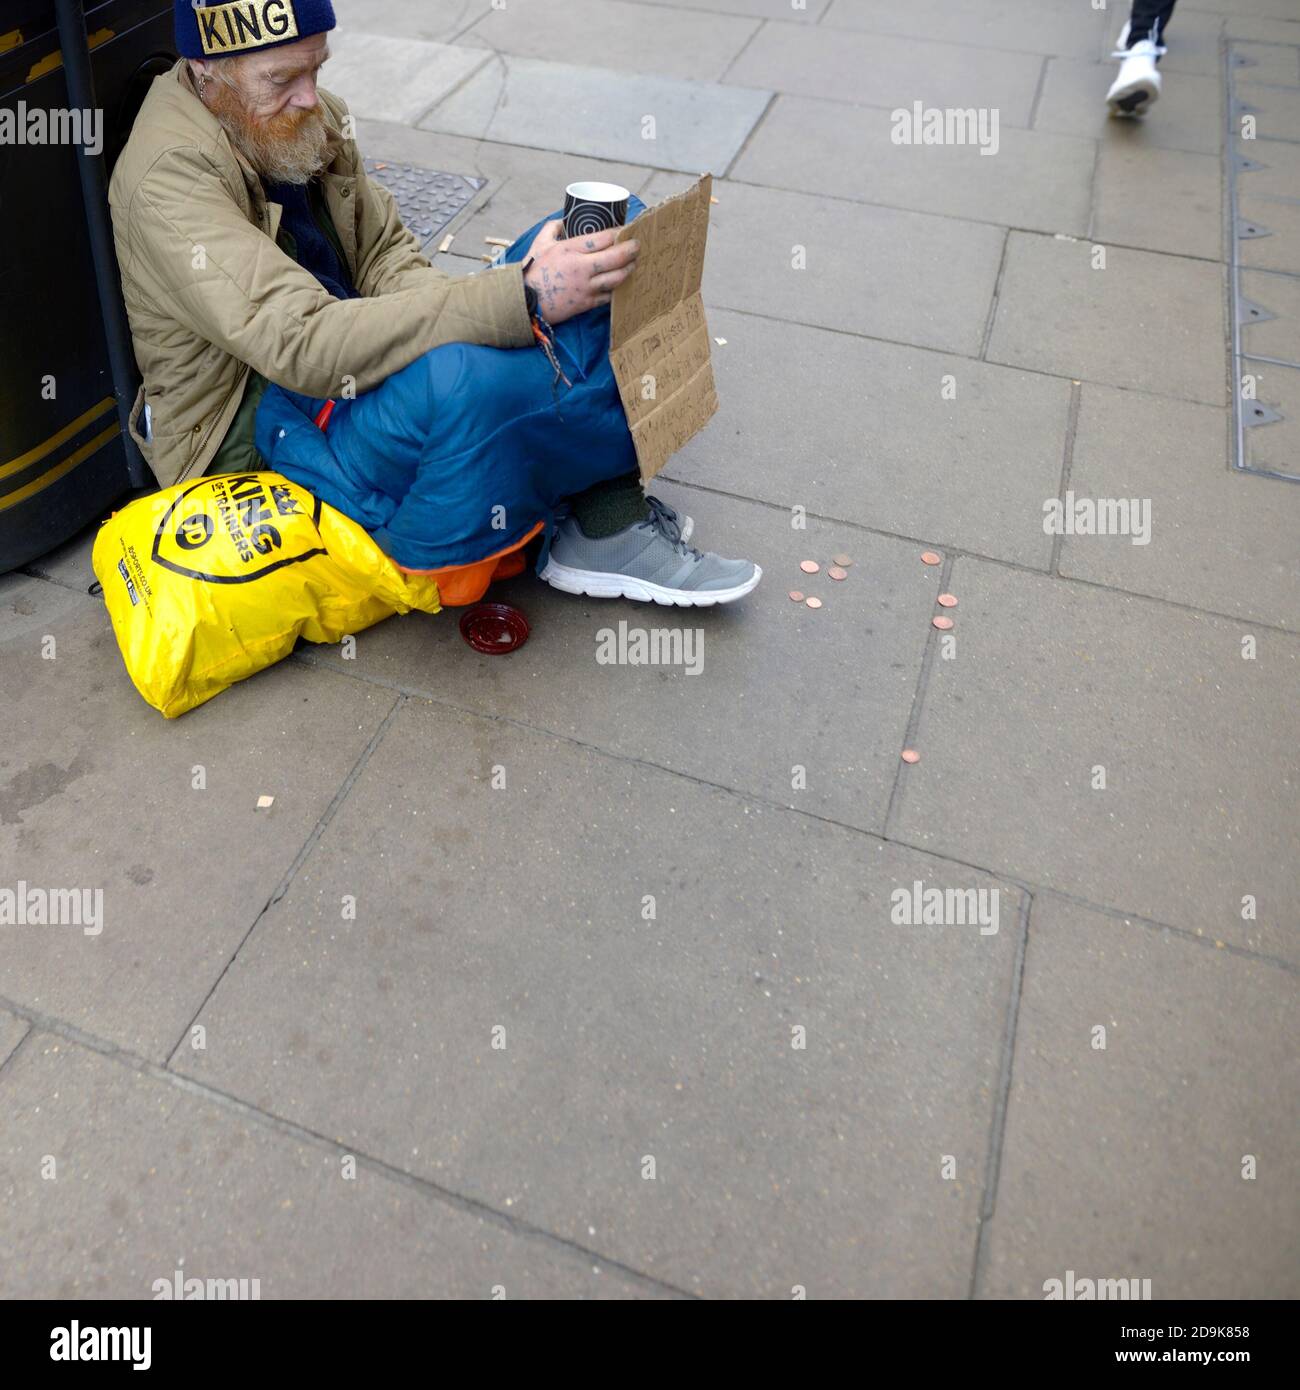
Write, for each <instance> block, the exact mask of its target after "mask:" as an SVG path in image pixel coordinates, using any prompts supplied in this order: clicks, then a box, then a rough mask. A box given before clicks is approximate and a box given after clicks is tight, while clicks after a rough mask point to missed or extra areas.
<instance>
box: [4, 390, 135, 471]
mask: <svg viewBox="0 0 1300 1390" xmlns="http://www.w3.org/2000/svg"><path fill="white" fill-rule="evenodd" d="M112 409H113V398H112V396H105V397H104V399H103V400H102V401H100V402H99V403H98V404H97V405H92V406H91V407H90V409H89V410H87V411H86V412H85V413H84V414H82V415H78V416H77V418H76V419H75V420H74V421H73V422H72V423H71V424H70V425H64V427H63V428H62V429H61V430H60V431H59V432H58V433H57V434H52V435H50V437H49V438H48V439H46V440H44V441H43V442H42V443H40V444H38V445H37V446H36V447H35V448H34V449H28V451H27V452H26V453H25V454H19V455H18V457H17V458H16V459H10V460H9V462H8V463H4V464H0V478H7V477H9V475H10V474H11V473H21V472H22V471H23V469H24V468H27V467H29V466H30V465H31V464H33V463H35V462H36V460H37V459H43V458H44V457H45V455H46V454H52V453H53V452H54V451H55V449H57V448H58V447H59V445H60V444H66V443H67V442H68V440H69V439H71V438H72V436H73V435H74V434H77V433H78V432H79V431H81V430H84V429H85V428H86V426H87V425H88V424H90V422H91V421H92V420H98V419H99V417H100V416H101V415H102V414H103V413H104V412H105V411H106V410H112Z"/></svg>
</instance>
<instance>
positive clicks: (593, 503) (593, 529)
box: [568, 471, 650, 540]
mask: <svg viewBox="0 0 1300 1390" xmlns="http://www.w3.org/2000/svg"><path fill="white" fill-rule="evenodd" d="M568 500H569V505H570V506H571V507H572V508H573V515H574V516H575V517H576V518H577V522H578V525H579V526H580V527H581V528H582V532H583V534H584V535H585V536H590V537H591V539H592V540H600V539H601V538H602V537H604V536H612V535H613V534H614V533H615V532H616V531H626V530H627V528H628V527H629V526H635V525H636V523H637V522H638V521H644V520H645V519H646V517H648V516H649V515H650V508H649V507H648V506H647V505H646V500H645V492H644V491H643V490H642V488H641V474H640V473H638V472H635V471H634V472H631V473H623V474H621V475H620V476H619V477H617V478H606V479H604V480H603V481H601V482H599V483H595V484H593V485H592V486H591V487H589V488H587V489H586V491H585V492H579V493H577V494H576V495H575V496H573V497H570V498H569V499H568Z"/></svg>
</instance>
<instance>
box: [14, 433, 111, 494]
mask: <svg viewBox="0 0 1300 1390" xmlns="http://www.w3.org/2000/svg"><path fill="white" fill-rule="evenodd" d="M117 432H118V429H117V424H116V423H114V424H111V425H109V427H108V428H107V429H106V430H104V431H103V432H102V433H100V434H97V435H96V436H95V437H94V439H92V440H91V441H90V443H89V444H83V445H82V446H81V448H80V449H78V450H77V452H76V453H75V454H69V455H68V457H67V458H65V459H64V460H63V462H62V463H56V464H55V465H54V467H53V468H51V469H50V470H49V472H48V473H42V474H41V476H40V477H39V478H34V479H33V480H32V481H31V482H30V483H28V484H27V486H26V487H20V488H19V489H18V491H17V492H7V493H5V494H4V496H3V497H0V512H6V511H8V510H9V508H10V507H16V506H17V505H18V503H19V502H25V501H26V500H27V499H28V498H29V497H33V496H35V494H36V493H38V492H42V491H44V489H45V488H47V487H49V486H50V484H51V483H57V482H58V481H59V479H60V478H61V477H63V475H64V474H65V473H70V472H71V471H72V470H73V469H74V468H75V467H76V466H77V465H78V464H79V463H84V462H85V461H86V460H87V459H88V458H89V457H90V456H91V454H93V453H95V452H96V450H98V449H102V448H103V446H104V445H105V444H107V443H108V441H109V440H110V439H112V438H113V436H114V435H115V434H117Z"/></svg>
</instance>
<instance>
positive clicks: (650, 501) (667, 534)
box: [640, 493, 704, 560]
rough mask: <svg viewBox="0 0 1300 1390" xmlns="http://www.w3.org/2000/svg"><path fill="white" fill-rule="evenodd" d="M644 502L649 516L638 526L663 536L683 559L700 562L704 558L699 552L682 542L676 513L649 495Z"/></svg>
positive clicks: (679, 523)
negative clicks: (692, 557)
mask: <svg viewBox="0 0 1300 1390" xmlns="http://www.w3.org/2000/svg"><path fill="white" fill-rule="evenodd" d="M645 500H646V505H647V506H648V507H649V508H650V515H649V516H648V517H647V518H646V519H645V520H644V521H643V522H641V523H640V524H641V525H642V526H649V527H650V528H651V530H653V531H655V532H657V533H658V534H659V535H661V536H663V537H664V539H665V540H667V541H668V543H669V544H670V545H671V546H672V547H673V549H674V550H676V551H677V553H678V554H679V555H681V556H682V557H683V558H686V559H689V558H690V557H691V556H694V557H695V559H697V560H702V559H703V558H704V556H703V555H702V554H701V553H700V551H698V550H696V548H695V547H694V546H693V545H690V544H688V543H687V542H686V541H684V540H682V525H681V522H680V521H678V519H677V513H676V512H675V511H674V510H673V509H672V508H671V507H670V506H669V505H668V504H667V503H666V502H661V501H660V500H659V498H657V497H655V496H653V495H652V494H650V493H647V494H646V499H645Z"/></svg>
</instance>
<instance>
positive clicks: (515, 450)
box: [256, 196, 645, 570]
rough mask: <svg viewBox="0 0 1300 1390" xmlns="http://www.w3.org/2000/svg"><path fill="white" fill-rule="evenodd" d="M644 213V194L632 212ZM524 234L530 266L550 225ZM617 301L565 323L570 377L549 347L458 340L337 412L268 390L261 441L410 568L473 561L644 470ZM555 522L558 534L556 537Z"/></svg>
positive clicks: (559, 349) (281, 469)
mask: <svg viewBox="0 0 1300 1390" xmlns="http://www.w3.org/2000/svg"><path fill="white" fill-rule="evenodd" d="M644 211H645V204H644V203H642V202H641V200H640V199H639V198H637V197H635V196H633V197H632V198H631V199H630V200H629V203H628V220H629V221H631V220H633V218H635V217H637V216H639V215H640V214H641V213H642V212H644ZM559 216H561V213H559V212H555V213H552V214H551V215H550V217H549V218H543V219H542V220H541V221H540V222H537V223H536V224H535V225H534V226H532V227H530V228H529V229H528V230H527V231H526V232H524V233H523V234H522V235H521V236H519V237H518V238H517V239H516V241H515V242H514V243H513V245H511V247H510V248H509V250H508V251H507V252H506V253H505V256H504V258H503V259H504V260H505V261H519V260H522V259H523V258H524V257H525V256H526V255H527V253H528V247H529V246H530V245H531V243H532V241H533V238H534V237H535V236H536V235H537V233H538V232H539V231H540V230H541V227H542V225H543V223H544V222H547V221H549V220H551V218H555V217H559ZM609 315H610V310H609V306H608V305H601V306H599V307H597V308H595V309H590V310H588V311H587V312H586V313H585V314H579V315H577V316H576V317H574V318H571V319H567V320H566V321H565V322H564V323H561V324H557V325H555V326H554V329H553V331H554V334H555V352H556V357H557V359H558V360H559V363H560V366H561V367H562V369H563V371H564V375H565V376H567V377H568V378H569V381H570V383H571V384H570V385H567V386H566V385H565V384H564V382H563V381H561V380H558V379H557V378H556V375H555V369H554V367H553V366H552V364H551V362H550V361H549V360H548V358H547V356H546V353H545V352H544V351H543V350H542V349H541V347H540V346H535V347H531V348H493V347H479V346H475V345H472V344H469V343H448V344H446V345H445V346H443V347H438V348H433V349H431V350H430V351H429V352H426V353H425V354H424V355H423V356H422V357H417V358H416V359H415V361H414V362H412V363H411V364H410V366H408V367H405V368H403V369H402V370H401V371H400V372H396V373H394V374H393V375H392V376H390V377H389V378H388V379H387V381H384V382H382V383H381V384H380V385H379V386H377V387H376V388H375V389H374V390H373V391H367V392H366V393H365V394H364V395H360V396H357V397H356V398H355V399H354V400H340V401H337V402H336V404H335V406H334V411H333V414H332V415H331V416H330V419H329V421H328V425H327V428H326V429H325V431H323V432H322V431H321V430H319V429H317V427H316V425H315V423H314V421H315V419H316V416H317V414H318V413H319V411H320V409H321V407H322V406H323V405H324V404H325V402H324V401H322V400H316V399H313V398H312V397H310V396H303V395H299V394H298V393H296V392H293V391H286V390H284V389H283V388H282V387H279V386H275V385H271V386H268V387H267V389H266V391H265V393H264V394H263V396H262V400H261V404H260V405H259V406H258V410H257V421H256V442H257V450H258V453H260V454H261V456H262V457H263V458H264V459H265V460H266V463H267V466H268V467H270V468H273V469H274V470H275V471H276V472H278V473H283V474H284V475H285V477H287V478H289V479H291V480H292V481H293V482H295V483H299V484H301V485H302V486H303V487H305V488H307V489H308V490H309V491H310V492H312V493H314V494H315V495H316V496H317V497H319V498H320V499H321V500H322V501H324V502H327V503H328V504H329V505H330V506H331V507H335V508H337V509H338V510H339V511H341V512H343V513H344V514H345V515H346V516H350V517H351V518H352V519H353V520H354V521H356V522H358V523H359V524H360V525H361V526H363V527H365V529H366V530H367V531H368V532H369V533H370V534H371V535H372V536H373V537H374V539H375V540H376V541H377V542H378V544H379V546H380V547H381V549H383V550H384V551H385V552H386V553H387V554H388V555H390V556H392V558H393V559H394V560H395V561H396V562H397V563H398V564H399V565H402V566H404V567H405V568H406V569H414V570H427V569H441V568H443V567H444V566H448V565H465V564H472V563H473V562H474V561H476V560H481V559H484V558H485V557H486V556H488V555H491V554H494V553H495V552H497V551H499V550H503V549H505V548H506V547H507V546H509V545H512V544H514V543H515V542H517V541H519V540H521V539H522V538H523V537H524V536H525V535H527V533H528V532H529V531H530V530H531V529H532V528H533V527H534V526H535V525H536V524H537V522H539V521H542V520H549V518H550V517H551V516H552V515H553V513H554V511H555V508H556V506H557V504H558V503H559V502H560V500H561V499H562V498H564V497H569V496H571V495H572V494H573V493H576V492H581V491H582V490H583V489H584V488H587V487H590V486H591V485H592V484H593V483H596V482H599V481H601V480H602V479H605V478H613V477H617V476H618V475H620V474H625V473H628V472H630V471H631V470H633V469H634V468H635V467H636V451H635V449H634V448H633V445H632V436H631V433H630V432H629V430H628V427H627V418H626V416H625V415H624V413H623V405H622V402H621V400H620V399H619V394H618V387H617V385H616V384H615V382H614V372H613V368H612V367H611V366H610V361H609ZM549 529H550V528H549V526H548V528H547V534H548V535H549Z"/></svg>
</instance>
